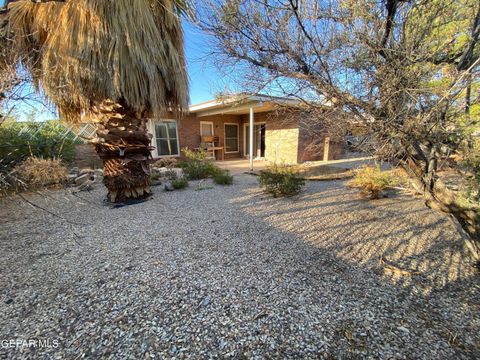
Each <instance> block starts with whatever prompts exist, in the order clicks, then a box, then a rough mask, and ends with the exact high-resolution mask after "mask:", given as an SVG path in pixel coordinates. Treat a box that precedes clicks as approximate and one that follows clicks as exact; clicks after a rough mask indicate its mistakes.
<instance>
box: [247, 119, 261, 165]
mask: <svg viewBox="0 0 480 360" xmlns="http://www.w3.org/2000/svg"><path fill="white" fill-rule="evenodd" d="M249 154H250V126H249V125H246V126H245V155H246V156H249ZM263 157H265V123H262V124H254V125H253V158H254V159H259V158H263Z"/></svg>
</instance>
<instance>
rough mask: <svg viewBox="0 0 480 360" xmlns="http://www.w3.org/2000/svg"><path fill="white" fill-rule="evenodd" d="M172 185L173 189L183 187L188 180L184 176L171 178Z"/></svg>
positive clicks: (186, 184)
mask: <svg viewBox="0 0 480 360" xmlns="http://www.w3.org/2000/svg"><path fill="white" fill-rule="evenodd" d="M171 183H172V186H173V188H174V189H177V190H178V189H184V188H186V187H187V186H188V180H187V179H186V178H185V177H183V176H182V177H180V178H176V179H173V180H171Z"/></svg>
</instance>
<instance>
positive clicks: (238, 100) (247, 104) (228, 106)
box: [190, 95, 299, 117]
mask: <svg viewBox="0 0 480 360" xmlns="http://www.w3.org/2000/svg"><path fill="white" fill-rule="evenodd" d="M298 103H299V102H298V101H297V100H293V99H288V98H281V97H274V96H266V95H239V96H234V97H229V98H224V99H216V100H210V101H206V102H203V103H199V104H195V105H192V106H191V107H190V113H191V114H195V115H196V116H197V117H204V116H211V115H225V114H235V115H246V114H249V113H250V109H253V111H254V112H265V111H271V110H274V109H275V108H278V107H280V106H298Z"/></svg>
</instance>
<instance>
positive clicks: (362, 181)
mask: <svg viewBox="0 0 480 360" xmlns="http://www.w3.org/2000/svg"><path fill="white" fill-rule="evenodd" d="M354 173H355V175H354V178H353V179H352V180H350V181H349V182H348V183H347V185H348V186H349V187H352V188H357V189H360V192H361V193H362V194H363V195H364V196H366V197H368V198H369V199H378V198H379V197H380V196H381V195H382V194H383V192H384V191H385V190H386V189H387V188H388V187H390V186H396V185H397V184H398V183H399V181H400V177H402V176H403V175H402V173H401V171H400V170H390V171H382V170H381V169H380V167H379V166H371V165H363V166H362V167H361V168H360V169H356V170H354Z"/></svg>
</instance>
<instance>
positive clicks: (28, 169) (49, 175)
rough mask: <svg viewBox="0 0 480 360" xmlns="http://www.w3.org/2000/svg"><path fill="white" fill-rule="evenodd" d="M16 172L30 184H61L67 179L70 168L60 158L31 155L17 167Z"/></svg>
mask: <svg viewBox="0 0 480 360" xmlns="http://www.w3.org/2000/svg"><path fill="white" fill-rule="evenodd" d="M15 172H16V173H17V175H18V176H19V177H20V179H22V180H23V181H24V182H25V183H26V184H27V185H28V186H33V187H35V186H45V185H53V184H59V183H62V182H64V181H66V180H67V177H68V169H67V168H66V167H65V165H63V163H62V161H61V160H59V159H42V158H37V157H29V158H27V160H25V161H24V162H23V163H22V164H20V165H18V166H16V167H15Z"/></svg>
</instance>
